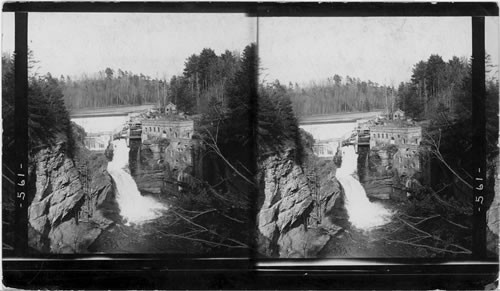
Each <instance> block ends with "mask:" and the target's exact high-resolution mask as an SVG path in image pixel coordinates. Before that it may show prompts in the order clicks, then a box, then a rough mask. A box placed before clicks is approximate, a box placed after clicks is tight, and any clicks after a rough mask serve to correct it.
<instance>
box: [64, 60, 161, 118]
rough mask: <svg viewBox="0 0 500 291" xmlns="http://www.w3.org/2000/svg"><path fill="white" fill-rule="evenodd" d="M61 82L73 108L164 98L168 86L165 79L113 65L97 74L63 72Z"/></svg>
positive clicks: (67, 102) (69, 106)
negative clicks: (68, 74) (72, 74)
mask: <svg viewBox="0 0 500 291" xmlns="http://www.w3.org/2000/svg"><path fill="white" fill-rule="evenodd" d="M59 83H60V84H61V86H62V91H63V94H64V100H65V102H66V106H67V107H68V109H70V110H71V109H78V108H96V107H106V106H116V105H141V104H147V103H158V102H164V99H165V96H166V92H167V90H168V84H167V82H166V81H165V80H161V79H151V77H149V76H145V75H143V74H139V75H137V74H134V73H132V72H129V71H122V70H121V69H117V70H116V71H115V70H113V69H111V68H106V69H105V70H103V71H99V72H98V73H97V74H95V75H94V76H87V75H83V76H81V77H79V78H74V79H71V77H69V76H66V77H65V76H61V77H60V78H59Z"/></svg>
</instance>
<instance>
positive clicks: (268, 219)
mask: <svg viewBox="0 0 500 291" xmlns="http://www.w3.org/2000/svg"><path fill="white" fill-rule="evenodd" d="M290 156H291V154H290V152H287V153H284V154H281V155H273V156H271V157H269V158H267V159H266V160H265V161H263V162H262V163H261V165H260V171H259V175H260V199H259V200H260V201H259V204H260V206H259V209H260V211H259V213H258V217H257V227H258V247H259V252H260V253H261V254H263V255H266V256H270V257H276V256H279V257H285V258H286V257H309V256H314V255H316V254H317V253H318V252H319V251H321V249H322V248H323V247H324V245H325V244H326V243H327V242H328V241H329V240H330V238H331V236H330V233H329V230H328V226H331V222H330V221H329V220H328V218H327V216H326V215H324V216H323V217H318V216H317V215H315V214H317V213H323V214H324V213H327V212H329V211H330V209H331V208H332V207H333V205H334V204H335V200H336V199H337V198H338V197H339V195H340V189H339V186H338V183H337V184H336V186H337V187H336V191H329V193H326V194H324V195H320V197H318V196H315V194H314V193H313V191H312V190H311V188H310V186H309V183H308V180H307V177H306V175H305V174H304V171H303V169H302V168H301V167H300V166H299V165H297V164H296V163H295V162H294V161H293V159H292V158H291V157H290ZM332 183H334V182H332ZM330 228H331V227H330Z"/></svg>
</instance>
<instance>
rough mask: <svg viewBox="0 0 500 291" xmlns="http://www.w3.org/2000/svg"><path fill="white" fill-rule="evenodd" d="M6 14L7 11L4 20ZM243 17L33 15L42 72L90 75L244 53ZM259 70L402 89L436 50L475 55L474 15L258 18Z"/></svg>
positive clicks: (490, 30) (7, 20)
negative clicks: (204, 53)
mask: <svg viewBox="0 0 500 291" xmlns="http://www.w3.org/2000/svg"><path fill="white" fill-rule="evenodd" d="M3 16H4V17H3V20H2V24H3V26H2V27H3V28H2V36H3V41H2V52H12V51H13V39H14V37H13V30H14V28H13V14H12V13H3ZM5 16H7V17H5ZM256 22H257V20H256V19H255V18H247V17H246V16H245V15H244V14H164V13H149V14H147V13H93V14H92V13H30V14H29V28H28V29H29V46H30V48H31V49H32V50H33V51H34V55H35V58H36V59H37V60H39V61H40V63H39V64H38V65H39V66H40V69H39V70H38V72H39V73H42V74H43V73H45V72H51V73H52V75H54V76H59V75H61V74H64V75H70V76H75V75H80V74H82V73H87V74H92V73H95V72H97V71H99V70H103V69H105V68H106V67H111V68H113V69H117V68H121V69H122V70H129V71H133V72H134V73H143V74H145V75H150V76H152V77H164V76H165V77H167V78H170V77H171V76H172V75H174V74H180V73H181V72H182V69H183V67H184V61H185V59H186V58H187V57H188V56H190V55H191V54H193V53H199V52H200V51H201V50H202V49H203V48H205V47H210V48H212V49H214V50H215V51H216V53H217V54H220V53H222V52H224V51H225V50H226V49H229V50H231V51H232V50H239V51H242V50H243V49H244V47H245V46H246V45H247V44H249V43H250V42H255V41H256V35H257V28H256ZM258 41H259V43H258V44H259V57H260V60H261V67H262V68H264V70H263V74H262V77H263V78H265V79H266V80H268V81H272V80H274V79H279V80H280V81H281V82H282V83H288V82H289V81H291V82H298V83H302V84H303V83H308V82H309V81H311V80H314V81H321V80H324V79H326V78H328V77H331V76H333V75H334V74H339V75H341V76H342V77H344V76H345V75H349V76H351V77H359V78H360V79H362V80H368V79H369V80H372V81H374V82H378V83H380V84H387V85H391V84H394V85H395V86H397V85H398V84H399V82H401V81H408V80H409V79H410V76H411V70H412V67H413V65H414V64H415V63H417V62H418V61H420V60H426V59H427V58H428V57H429V56H430V55H431V54H439V55H441V56H442V57H443V58H444V59H445V61H447V60H448V59H450V58H451V57H452V56H454V55H455V56H458V57H467V58H468V57H470V55H471V51H472V41H471V20H470V17H345V18H343V17H331V18H327V17H321V18H304V17H295V18H287V17H282V18H260V19H259V39H258ZM498 50H499V49H498V17H489V18H487V21H486V51H487V53H489V54H491V55H492V58H493V61H494V62H495V63H497V64H498V54H499V51H498Z"/></svg>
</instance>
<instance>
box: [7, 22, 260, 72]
mask: <svg viewBox="0 0 500 291" xmlns="http://www.w3.org/2000/svg"><path fill="white" fill-rule="evenodd" d="M3 14H4V16H5V14H9V15H7V17H4V19H3V20H2V22H3V24H4V26H3V29H2V34H3V38H4V39H3V42H2V44H3V46H2V52H12V51H13V50H14V49H13V40H14V34H13V31H14V26H13V21H14V20H13V14H12V13H3ZM256 41H257V38H256V20H255V19H252V18H247V17H246V16H245V14H208V13H206V14H180V13H178V14H175V13H30V14H29V16H28V46H29V48H30V49H31V50H33V52H34V57H35V59H36V60H38V61H39V63H38V66H39V69H38V73H40V74H45V73H46V72H50V73H51V74H52V75H53V76H60V75H61V74H64V75H69V76H78V75H81V74H83V73H86V74H93V73H96V72H98V71H101V70H104V69H105V68H106V67H110V68H112V69H115V70H116V69H118V68H120V69H122V70H127V71H132V72H134V73H137V74H139V73H142V74H144V75H149V76H151V77H160V78H163V77H166V78H170V77H171V76H172V75H178V74H181V73H182V70H183V68H184V61H185V60H186V59H187V58H188V57H189V56H190V55H192V54H194V53H196V54H198V53H200V52H201V50H202V49H203V48H211V49H213V50H214V51H215V52H216V53H217V54H221V53H224V51H225V50H226V49H228V50H230V51H235V50H236V51H239V52H242V51H243V49H244V48H245V46H246V45H248V44H250V43H252V42H256Z"/></svg>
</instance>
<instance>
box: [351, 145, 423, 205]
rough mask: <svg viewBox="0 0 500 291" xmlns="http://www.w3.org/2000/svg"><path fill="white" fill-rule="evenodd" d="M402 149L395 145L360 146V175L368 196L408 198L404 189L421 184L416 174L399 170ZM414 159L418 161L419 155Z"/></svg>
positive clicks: (394, 198)
mask: <svg viewBox="0 0 500 291" xmlns="http://www.w3.org/2000/svg"><path fill="white" fill-rule="evenodd" d="M400 151H401V150H400V149H398V148H397V147H395V146H387V147H376V148H372V149H369V148H363V147H360V148H359V158H358V169H359V177H360V182H361V184H362V185H363V187H364V188H365V191H366V195H367V196H368V197H371V198H377V199H392V200H399V201H401V200H406V199H407V197H406V191H404V189H405V188H411V187H413V186H417V185H420V183H419V181H418V180H417V179H416V178H415V177H416V175H414V174H411V175H408V174H407V173H406V172H404V173H400V172H398V167H400V165H399V164H398V163H399V160H398V159H399V156H400V155H401V154H402V153H401V152H400ZM414 159H415V161H414V162H415V163H418V157H414ZM410 170H412V169H408V171H409V172H411V171H410Z"/></svg>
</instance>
